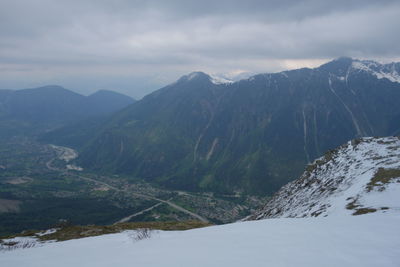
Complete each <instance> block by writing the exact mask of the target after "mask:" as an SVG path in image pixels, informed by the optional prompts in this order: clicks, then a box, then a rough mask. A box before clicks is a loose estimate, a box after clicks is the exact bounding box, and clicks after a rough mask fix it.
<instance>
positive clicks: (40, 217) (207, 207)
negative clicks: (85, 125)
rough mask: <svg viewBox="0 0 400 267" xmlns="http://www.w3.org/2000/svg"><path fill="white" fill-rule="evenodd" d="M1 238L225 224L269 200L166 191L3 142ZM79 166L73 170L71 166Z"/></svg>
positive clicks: (63, 153) (69, 153) (62, 151)
mask: <svg viewBox="0 0 400 267" xmlns="http://www.w3.org/2000/svg"><path fill="white" fill-rule="evenodd" d="M0 148H1V149H2V151H3V153H1V159H0V162H1V166H3V167H4V168H2V169H0V183H1V187H0V211H1V212H0V219H1V221H2V223H1V224H0V235H6V234H11V233H17V232H20V231H22V230H26V229H32V228H33V229H46V228H49V227H51V226H54V225H57V223H58V222H59V221H60V220H67V221H68V222H69V223H71V224H114V223H117V222H121V221H122V222H135V221H186V220H199V221H203V222H211V223H216V224H219V223H227V222H233V221H236V220H239V219H241V218H242V217H243V216H245V215H247V214H250V213H251V212H252V211H254V210H255V209H256V208H257V207H259V206H260V205H261V204H262V203H264V202H265V198H262V197H256V196H222V195H221V196H218V195H215V194H213V193H207V192H203V193H193V192H184V191H173V190H166V189H162V188H160V187H158V186H156V185H152V184H149V183H147V182H145V181H142V180H138V179H132V178H129V177H125V176H116V175H114V176H107V175H103V174H100V173H93V172H87V171H86V170H82V169H80V168H79V167H77V166H75V165H73V161H74V159H75V158H76V156H77V153H76V152H75V151H74V150H72V149H69V148H65V147H61V146H54V145H46V144H41V143H38V142H36V141H34V140H31V139H28V138H24V139H20V138H16V139H14V140H12V141H9V142H6V143H4V142H3V143H1V146H0ZM71 166H75V168H71Z"/></svg>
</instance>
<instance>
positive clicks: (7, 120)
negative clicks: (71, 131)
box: [0, 86, 134, 136]
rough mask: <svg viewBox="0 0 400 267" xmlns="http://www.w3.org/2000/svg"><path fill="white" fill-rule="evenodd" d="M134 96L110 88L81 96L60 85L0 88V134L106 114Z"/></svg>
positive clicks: (41, 127)
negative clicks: (21, 88)
mask: <svg viewBox="0 0 400 267" xmlns="http://www.w3.org/2000/svg"><path fill="white" fill-rule="evenodd" d="M133 102H134V100H133V99H132V98H130V97H128V96H124V95H121V94H118V93H115V92H110V91H98V92H96V93H94V94H93V95H90V96H88V97H87V96H83V95H80V94H77V93H74V92H72V91H70V90H67V89H64V88H62V87H60V86H45V87H40V88H34V89H24V90H16V91H13V90H0V124H1V125H2V128H3V133H2V134H0V135H1V136H13V135H18V134H24V135H29V134H30V133H33V132H41V131H45V130H47V129H51V128H56V127H59V126H63V125H65V124H67V123H71V122H75V121H78V120H82V119H85V118H89V117H93V116H100V115H106V114H110V113H112V112H115V111H117V110H120V109H122V108H123V107H125V106H127V105H129V104H131V103H133Z"/></svg>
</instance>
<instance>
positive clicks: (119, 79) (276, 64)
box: [0, 0, 400, 98]
mask: <svg viewBox="0 0 400 267" xmlns="http://www.w3.org/2000/svg"><path fill="white" fill-rule="evenodd" d="M399 29H400V3H399V1H389V0H388V1H385V0H381V1H368V0H353V1H351V0H347V1H345V0H336V1H322V0H293V1H289V0H286V1H285V0H280V1H266V0H264V1H258V0H254V1H250V0H247V1H223V0H222V1H216V0H213V1H209V0H202V1H178V0H175V1H174V0H164V1H161V0H160V1H151V0H150V1H140V0H132V1H128V0H114V1H105V0H86V1H84V0H80V1H79V0H65V1H64V0H23V1H22V0H1V1H0V74H1V75H0V88H11V89H17V88H26V87H36V86H40V85H45V84H59V85H63V86H65V87H67V88H70V89H72V90H75V91H78V92H81V93H90V92H93V91H95V90H96V89H112V90H116V91H120V92H123V93H126V94H129V95H131V96H134V97H137V98H139V97H141V96H143V95H144V94H146V93H149V92H151V91H153V90H155V89H158V88H159V87H161V86H163V85H165V84H167V83H170V82H172V81H174V80H176V79H177V78H178V77H179V76H181V75H183V74H186V73H188V72H191V71H197V70H202V71H205V72H208V73H224V74H229V73H240V72H251V73H259V72H274V71H280V70H284V69H293V68H298V67H304V66H308V67H313V66H317V65H319V64H321V63H323V62H326V61H328V60H330V59H333V58H336V57H339V56H351V57H355V58H369V59H378V60H383V61H396V60H398V59H399V58H400V46H399V45H398V44H399V43H400V34H399Z"/></svg>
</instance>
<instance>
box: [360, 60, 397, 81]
mask: <svg viewBox="0 0 400 267" xmlns="http://www.w3.org/2000/svg"><path fill="white" fill-rule="evenodd" d="M352 69H354V70H358V71H365V72H369V73H371V74H373V75H374V76H375V77H376V78H378V79H388V80H389V81H391V82H396V83H400V73H398V72H397V71H396V69H395V65H394V63H391V64H386V65H383V64H379V63H377V62H374V61H368V60H364V61H354V62H353V63H352Z"/></svg>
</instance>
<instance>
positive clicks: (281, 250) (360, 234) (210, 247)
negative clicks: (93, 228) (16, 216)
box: [0, 214, 400, 267]
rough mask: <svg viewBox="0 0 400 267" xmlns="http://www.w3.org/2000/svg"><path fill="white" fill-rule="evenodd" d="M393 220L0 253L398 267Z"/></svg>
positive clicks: (145, 262) (116, 262)
mask: <svg viewBox="0 0 400 267" xmlns="http://www.w3.org/2000/svg"><path fill="white" fill-rule="evenodd" d="M399 223H400V215H398V214H368V215H365V216H347V217H327V218H303V219H287V218H285V219H270V220H261V221H251V222H243V223H235V224H230V225H222V226H213V227H207V228H202V229H196V230H189V231H184V232H175V231H174V232H159V233H154V234H153V235H152V236H151V238H149V239H144V240H140V241H136V240H135V239H133V238H131V236H130V232H124V233H120V234H110V235H104V236H98V237H90V238H83V239H77V240H71V241H65V242H57V243H49V244H45V245H44V246H42V247H36V248H29V249H20V250H14V251H8V252H3V253H1V252H0V266H4V267H6V266H7V267H8V266H12V267H28V266H29V267H54V266H57V267H64V266H65V267H67V266H68V267H71V266H80V267H91V266H93V267H103V266H115V267H117V266H139V267H153V266H154V267H159V266H162V267H177V266H191V267H197V266H199V267H200V266H201V267H205V266H207V267H213V266H215V267H223V266H229V267H235V266H238V267H244V266H251V267H261V266H262V267H265V266H273V267H283V266H286V267H292V266H296V267H313V266H315V267H320V266H324V267H337V266H341V267H347V266H349V267H350V266H351V267H357V266H362V267H369V266H370V267H377V266H385V267H395V266H396V267H397V266H400V258H399V252H400V238H399V236H400V228H399V227H398V226H399Z"/></svg>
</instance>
